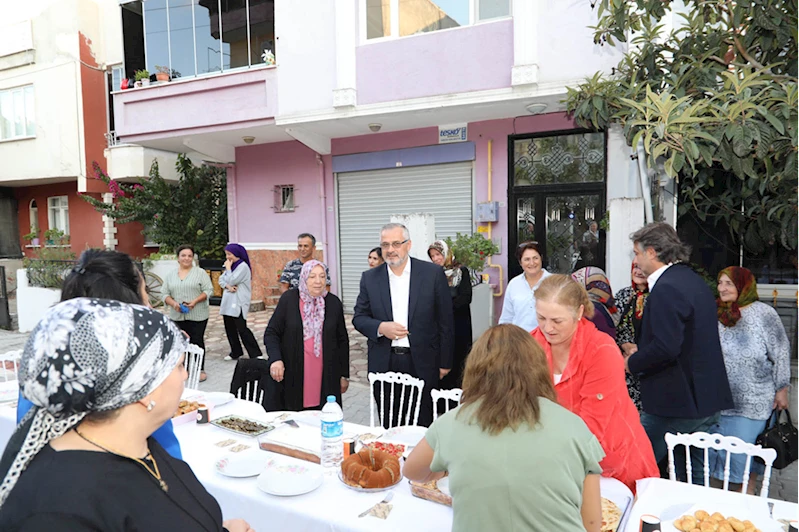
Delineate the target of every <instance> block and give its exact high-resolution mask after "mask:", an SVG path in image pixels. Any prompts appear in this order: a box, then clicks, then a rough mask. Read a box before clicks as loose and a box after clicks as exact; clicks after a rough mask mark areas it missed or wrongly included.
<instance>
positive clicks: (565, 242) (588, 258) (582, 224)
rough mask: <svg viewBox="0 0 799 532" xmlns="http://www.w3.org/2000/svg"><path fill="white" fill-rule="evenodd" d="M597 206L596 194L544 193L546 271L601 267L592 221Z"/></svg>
mask: <svg viewBox="0 0 799 532" xmlns="http://www.w3.org/2000/svg"><path fill="white" fill-rule="evenodd" d="M599 205H600V196H599V194H589V195H581V196H572V195H557V196H554V195H553V196H547V198H546V265H545V268H546V269H547V271H549V272H550V273H571V272H573V271H575V270H579V269H580V268H583V267H585V266H599V267H601V268H604V260H602V258H603V257H602V253H601V251H600V249H599V228H598V225H597V222H596V221H595V220H596V213H597V211H598V210H599V209H598V207H599Z"/></svg>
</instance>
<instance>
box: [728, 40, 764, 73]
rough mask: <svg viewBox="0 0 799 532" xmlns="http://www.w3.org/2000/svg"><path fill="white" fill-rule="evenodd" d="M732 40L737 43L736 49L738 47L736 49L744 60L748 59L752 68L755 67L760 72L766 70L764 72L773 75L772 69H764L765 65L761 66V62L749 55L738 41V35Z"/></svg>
mask: <svg viewBox="0 0 799 532" xmlns="http://www.w3.org/2000/svg"><path fill="white" fill-rule="evenodd" d="M732 40H733V42H734V43H735V47H736V48H737V49H738V51H739V52H740V53H741V56H743V58H744V59H746V60H747V61H749V63H750V64H751V65H752V66H754V67H755V68H757V69H759V70H764V71H766V72H768V73H769V74H771V69H770V68H766V67H764V66H763V65H761V64H760V62H759V61H757V60H756V59H755V58H754V57H752V56H751V55H749V53H748V52H747V51H746V50H745V49H744V47H743V45H742V44H741V41H740V40H739V39H738V36H737V35H736V36H733V38H732Z"/></svg>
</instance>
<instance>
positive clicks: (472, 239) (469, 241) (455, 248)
mask: <svg viewBox="0 0 799 532" xmlns="http://www.w3.org/2000/svg"><path fill="white" fill-rule="evenodd" d="M444 241H445V242H446V243H447V246H449V249H450V250H451V251H452V256H453V258H454V260H455V262H457V263H458V264H460V265H461V266H466V267H467V268H469V270H470V271H472V272H481V271H483V268H485V260H486V259H487V258H488V257H490V256H491V255H496V254H497V253H499V247H497V245H496V244H494V242H493V241H491V240H489V239H487V238H485V237H484V236H483V235H482V234H481V233H473V234H471V235H463V234H461V233H457V234H456V235H455V240H454V241H453V240H452V239H451V238H449V237H447V238H445V239H444Z"/></svg>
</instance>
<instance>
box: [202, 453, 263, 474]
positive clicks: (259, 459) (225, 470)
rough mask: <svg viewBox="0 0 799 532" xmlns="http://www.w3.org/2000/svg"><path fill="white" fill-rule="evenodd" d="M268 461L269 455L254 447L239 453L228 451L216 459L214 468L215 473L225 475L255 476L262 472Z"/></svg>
mask: <svg viewBox="0 0 799 532" xmlns="http://www.w3.org/2000/svg"><path fill="white" fill-rule="evenodd" d="M268 462H269V455H267V454H266V453H263V452H261V451H260V450H257V449H255V450H250V451H244V452H241V453H228V454H226V455H225V456H224V457H222V458H220V459H219V460H217V462H216V464H215V468H216V471H217V473H220V474H222V475H225V476H226V477H234V478H245V477H255V476H258V475H260V474H261V473H262V472H263V470H264V468H266V464H267V463H268Z"/></svg>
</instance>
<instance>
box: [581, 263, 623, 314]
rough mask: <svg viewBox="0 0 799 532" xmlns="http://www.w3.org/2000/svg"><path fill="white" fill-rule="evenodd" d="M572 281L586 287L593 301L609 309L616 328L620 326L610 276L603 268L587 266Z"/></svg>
mask: <svg viewBox="0 0 799 532" xmlns="http://www.w3.org/2000/svg"><path fill="white" fill-rule="evenodd" d="M572 279H574V280H575V281H577V282H578V283H580V284H581V285H583V286H584V287H585V290H586V291H587V292H588V298H589V299H590V300H591V301H596V302H597V303H602V305H603V306H604V307H605V308H606V309H607V311H608V314H609V315H610V319H612V320H613V325H614V326H616V325H618V324H619V319H621V314H620V313H619V309H617V308H616V300H615V299H613V290H612V289H611V288H610V281H609V280H608V276H607V275H605V272H604V271H603V270H602V269H601V268H597V267H596V266H586V267H585V268H581V269H579V270H577V271H576V272H574V273H573V274H572Z"/></svg>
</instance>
